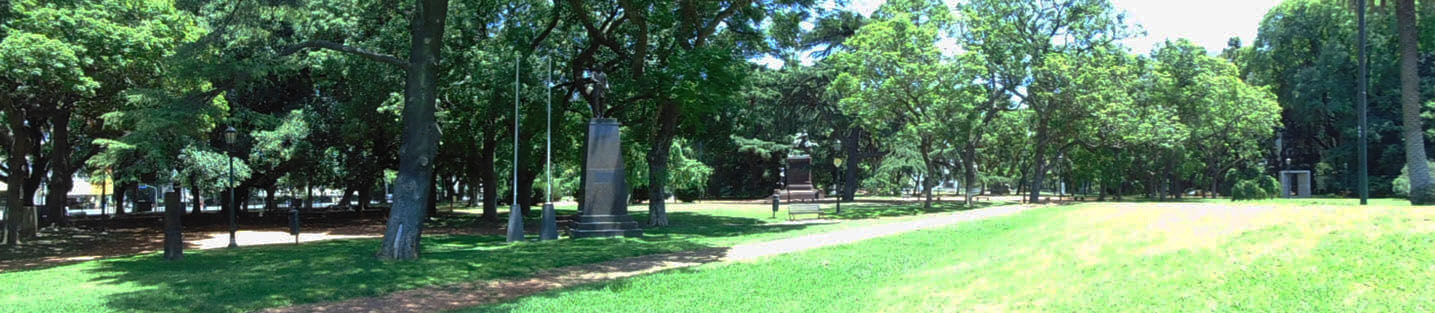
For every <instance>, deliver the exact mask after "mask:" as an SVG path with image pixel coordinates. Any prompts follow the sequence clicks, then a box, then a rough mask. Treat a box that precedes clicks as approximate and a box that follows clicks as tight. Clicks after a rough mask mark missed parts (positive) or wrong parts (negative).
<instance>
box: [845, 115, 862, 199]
mask: <svg viewBox="0 0 1435 313" xmlns="http://www.w3.org/2000/svg"><path fill="white" fill-rule="evenodd" d="M859 132H860V130H852V131H850V132H848V135H847V139H844V141H843V142H844V143H845V144H843V145H842V150H843V151H844V152H845V153H846V154H847V162H846V165H847V166H846V167H847V168H846V170H844V171H843V173H842V201H853V200H855V198H856V197H857V185H859V183H858V181H857V174H858V173H857V170H858V164H861V162H862V158H860V157H859V156H860V153H861V151H858V149H857V148H859V143H858V140H862V138H861V135H862V134H861V133H859Z"/></svg>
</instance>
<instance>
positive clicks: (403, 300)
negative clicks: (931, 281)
mask: <svg viewBox="0 0 1435 313" xmlns="http://www.w3.org/2000/svg"><path fill="white" fill-rule="evenodd" d="M1030 208H1031V206H1025V205H1012V206H1000V207H992V208H986V209H977V210H970V211H962V212H955V213H944V214H935V215H931V216H927V217H921V218H917V219H914V220H909V221H901V222H891V223H883V224H877V225H871V226H862V227H855V228H851V229H844V230H839V231H833V232H827V233H821V234H813V235H806V236H801V237H794V238H789V239H782V240H774V241H768V242H759V243H750V244H741V245H737V246H733V247H731V248H712V249H702V250H695V251H686V252H678V253H669V254H657V255H648V256H640V257H634V258H627V259H621V260H613V261H608V262H602V263H594V264H584V265H575V266H568V267H561V268H556V269H551V270H546V271H543V272H541V273H539V274H538V275H535V276H532V277H525V278H512V279H499V280H488V281H478V282H470V283H460V284H454V285H446V286H436V287H426V288H419V289H413V290H407V291H400V292H395V293H391V294H387V295H383V296H378V297H369V298H356V299H349V300H342V301H336V302H326V303H316V304H307V305H299V306H292V307H284V308H275V309H269V310H265V311H263V312H273V313H278V312H344V313H349V312H375V313H377V312H386V313H396V312H416V313H417V312H439V311H446V310H453V309H459V308H465V307H472V306H478V305H484V304H490V303H495V302H501V301H506V300H511V299H514V298H518V297H522V296H526V295H531V294H535V293H539V292H544V291H548V290H553V289H558V288H563V287H568V286H575V285H583V284H591V283H598V282H604V281H609V280H614V279H620V278H625V277H632V276H637V275H642V274H648V273H653V272H658V271H663V270H668V269H675V268H684V267H692V266H697V265H702V264H708V263H714V262H738V261H748V260H754V259H758V258H761V257H765V256H772V255H779V254H786V253H793V252H798V251H804V250H810V249H815V248H820V247H826V246H832V245H841V244H848V243H853V242H858V241H862V240H866V239H871V238H877V237H885V236H891V235H896V234H901V233H906V232H911V231H915V230H921V229H930V228H937V227H943V226H948V225H952V224H957V223H961V222H967V221H974V220H981V219H987V218H991V217H997V216H1006V215H1011V214H1015V213H1019V212H1022V211H1026V210H1028V209H1030Z"/></svg>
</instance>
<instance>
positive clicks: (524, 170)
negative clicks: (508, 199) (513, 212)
mask: <svg viewBox="0 0 1435 313" xmlns="http://www.w3.org/2000/svg"><path fill="white" fill-rule="evenodd" d="M522 161H524V162H523V163H520V164H528V163H529V162H527V160H522ZM536 179H538V175H537V171H534V170H533V168H532V167H528V166H521V167H519V170H518V208H519V209H520V211H522V212H523V215H524V216H527V215H528V212H530V211H532V210H531V208H532V207H533V201H531V200H533V181H534V180H536Z"/></svg>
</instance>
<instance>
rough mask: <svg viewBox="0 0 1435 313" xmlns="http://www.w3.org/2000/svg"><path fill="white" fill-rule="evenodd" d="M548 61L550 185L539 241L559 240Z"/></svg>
mask: <svg viewBox="0 0 1435 313" xmlns="http://www.w3.org/2000/svg"><path fill="white" fill-rule="evenodd" d="M547 61H548V70H547V71H544V72H543V76H544V80H546V82H544V83H543V86H544V88H545V89H544V90H545V91H546V92H547V93H548V104H547V106H548V126H547V127H548V139H547V141H545V144H546V145H547V147H546V148H545V151H544V152H543V155H544V158H545V160H544V163H545V165H544V167H545V169H546V170H545V172H547V174H546V175H547V179H544V180H543V181H544V182H546V183H548V184H547V185H548V186H547V189H544V190H543V195H545V196H547V198H548V201H544V202H543V224H542V225H541V227H540V228H541V229H540V230H539V232H538V239H539V240H553V239H558V217H557V216H554V214H555V213H554V212H553V59H548V60H547Z"/></svg>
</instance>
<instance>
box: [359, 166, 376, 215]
mask: <svg viewBox="0 0 1435 313" xmlns="http://www.w3.org/2000/svg"><path fill="white" fill-rule="evenodd" d="M373 200H374V178H373V175H372V174H370V175H369V176H365V177H364V179H363V180H361V181H360V182H359V205H358V207H357V211H358V212H359V214H360V216H362V214H363V212H364V210H368V209H369V202H371V201H373Z"/></svg>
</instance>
